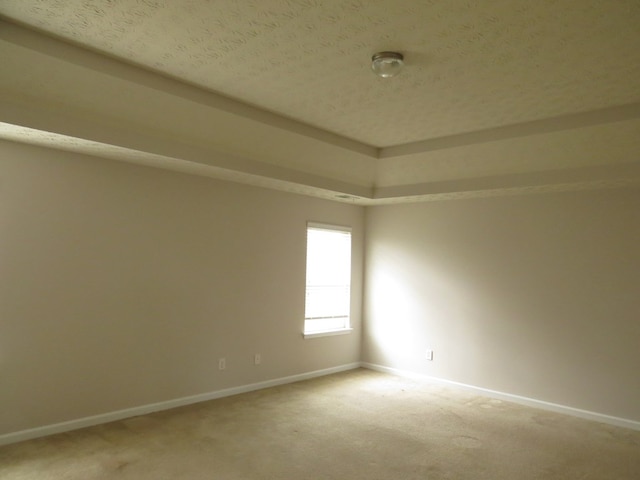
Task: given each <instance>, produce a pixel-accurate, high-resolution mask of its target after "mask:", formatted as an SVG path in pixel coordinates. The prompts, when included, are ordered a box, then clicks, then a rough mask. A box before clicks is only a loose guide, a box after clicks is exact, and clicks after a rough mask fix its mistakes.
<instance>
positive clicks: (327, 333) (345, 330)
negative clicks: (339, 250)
mask: <svg viewBox="0 0 640 480" xmlns="http://www.w3.org/2000/svg"><path fill="white" fill-rule="evenodd" d="M309 228H316V229H320V230H330V231H339V232H348V233H349V234H351V235H352V234H353V229H352V228H351V227H346V226H342V225H333V224H329V223H319V222H307V230H308V229H309ZM352 248H353V247H352ZM349 303H351V301H350V302H349ZM305 320H306V319H305ZM352 331H353V327H351V312H349V316H348V317H347V326H346V327H341V328H333V329H329V330H318V331H315V332H305V331H304V323H303V332H302V337H303V338H304V339H305V340H306V339H310V338H319V337H331V336H335V335H348V334H350V333H351V332H352Z"/></svg>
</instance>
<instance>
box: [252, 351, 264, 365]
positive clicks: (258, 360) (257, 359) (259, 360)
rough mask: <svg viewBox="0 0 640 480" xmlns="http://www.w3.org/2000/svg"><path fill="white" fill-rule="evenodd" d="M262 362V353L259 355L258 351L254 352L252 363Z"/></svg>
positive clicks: (258, 363)
mask: <svg viewBox="0 0 640 480" xmlns="http://www.w3.org/2000/svg"><path fill="white" fill-rule="evenodd" d="M261 363H262V355H260V354H259V353H256V354H255V355H254V356H253V364H254V365H260V364H261Z"/></svg>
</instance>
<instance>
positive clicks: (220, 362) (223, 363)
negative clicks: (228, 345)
mask: <svg viewBox="0 0 640 480" xmlns="http://www.w3.org/2000/svg"><path fill="white" fill-rule="evenodd" d="M225 368H227V359H226V358H224V357H223V358H220V359H218V370H224V369H225Z"/></svg>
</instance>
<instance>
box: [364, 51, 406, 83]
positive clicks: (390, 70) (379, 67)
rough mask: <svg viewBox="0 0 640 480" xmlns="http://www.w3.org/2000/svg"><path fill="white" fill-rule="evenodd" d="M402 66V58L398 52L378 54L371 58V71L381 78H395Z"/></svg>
mask: <svg viewBox="0 0 640 480" xmlns="http://www.w3.org/2000/svg"><path fill="white" fill-rule="evenodd" d="M403 66H404V56H403V55H402V54H401V53H398V52H379V53H376V54H375V55H374V56H373V57H371V69H372V70H373V71H374V72H375V74H376V75H378V76H379V77H382V78H389V77H394V76H396V75H397V74H398V73H399V72H400V70H402V67H403Z"/></svg>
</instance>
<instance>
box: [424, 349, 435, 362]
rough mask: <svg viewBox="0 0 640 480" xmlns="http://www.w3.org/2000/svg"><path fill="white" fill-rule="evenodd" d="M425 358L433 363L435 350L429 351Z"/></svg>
mask: <svg viewBox="0 0 640 480" xmlns="http://www.w3.org/2000/svg"><path fill="white" fill-rule="evenodd" d="M424 357H425V358H426V359H427V360H429V361H430V362H431V361H433V350H427V352H426V353H425V354H424Z"/></svg>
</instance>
